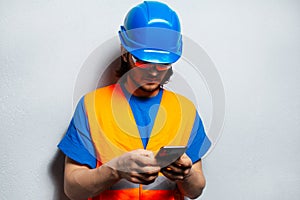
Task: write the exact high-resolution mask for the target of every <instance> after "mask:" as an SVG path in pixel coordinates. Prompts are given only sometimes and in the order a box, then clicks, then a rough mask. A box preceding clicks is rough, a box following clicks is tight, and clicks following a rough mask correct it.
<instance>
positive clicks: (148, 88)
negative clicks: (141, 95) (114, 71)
mask: <svg viewBox="0 0 300 200" xmlns="http://www.w3.org/2000/svg"><path fill="white" fill-rule="evenodd" d="M159 88H160V85H159V84H146V85H142V86H141V87H140V89H141V90H143V91H145V92H154V91H156V90H159Z"/></svg>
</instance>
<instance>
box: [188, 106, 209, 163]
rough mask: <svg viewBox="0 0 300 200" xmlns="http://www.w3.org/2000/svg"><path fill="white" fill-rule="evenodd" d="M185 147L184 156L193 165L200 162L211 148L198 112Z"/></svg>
mask: <svg viewBox="0 0 300 200" xmlns="http://www.w3.org/2000/svg"><path fill="white" fill-rule="evenodd" d="M187 146H188V147H187V151H186V154H187V155H188V156H189V157H190V158H191V160H192V162H193V163H195V162H197V161H198V160H200V159H201V158H202V157H203V156H204V154H205V153H206V152H207V151H208V149H209V148H210V146H211V142H210V140H209V138H208V137H207V135H206V133H205V130H204V127H203V123H202V120H201V118H200V116H199V114H198V112H197V113H196V117H195V120H194V126H193V129H192V132H191V135H190V138H189V141H188V145H187Z"/></svg>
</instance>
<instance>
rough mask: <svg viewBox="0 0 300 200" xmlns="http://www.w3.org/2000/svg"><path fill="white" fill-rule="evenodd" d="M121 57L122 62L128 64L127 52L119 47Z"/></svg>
mask: <svg viewBox="0 0 300 200" xmlns="http://www.w3.org/2000/svg"><path fill="white" fill-rule="evenodd" d="M121 57H122V59H123V60H124V62H128V59H127V58H128V51H127V50H126V49H125V48H124V47H123V46H122V45H121Z"/></svg>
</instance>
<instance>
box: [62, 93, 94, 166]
mask: <svg viewBox="0 0 300 200" xmlns="http://www.w3.org/2000/svg"><path fill="white" fill-rule="evenodd" d="M58 148H59V149H60V150H61V151H62V152H63V153H64V154H65V155H66V156H68V157H69V158H71V159H72V160H74V161H76V162H78V163H80V164H83V165H88V166H89V167H90V168H95V167H96V156H95V149H94V145H93V142H92V140H91V136H90V131H89V125H88V120H87V116H86V112H85V107H84V98H81V99H80V101H79V103H78V105H77V107H76V110H75V112H74V116H73V118H72V120H71V122H70V125H69V127H68V130H67V132H66V134H65V136H64V137H63V138H62V140H61V141H60V143H59V144H58Z"/></svg>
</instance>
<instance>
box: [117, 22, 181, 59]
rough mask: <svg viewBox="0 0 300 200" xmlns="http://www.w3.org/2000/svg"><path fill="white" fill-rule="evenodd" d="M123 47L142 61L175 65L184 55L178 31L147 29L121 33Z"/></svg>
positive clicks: (122, 30)
mask: <svg viewBox="0 0 300 200" xmlns="http://www.w3.org/2000/svg"><path fill="white" fill-rule="evenodd" d="M119 37H120V41H121V43H122V45H123V47H124V48H125V49H126V50H127V51H128V52H130V53H131V54H132V55H134V56H135V57H137V58H138V59H140V60H143V61H147V62H153V63H174V62H176V61H177V60H178V59H179V58H180V57H181V54H182V36H181V33H180V32H178V31H174V30H170V29H165V28H156V27H147V28H139V29H132V30H125V28H124V27H123V26H121V30H120V31H119Z"/></svg>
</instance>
